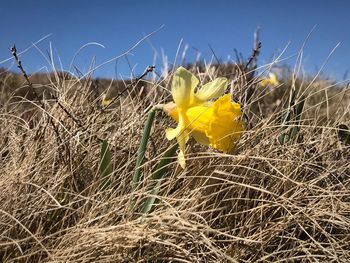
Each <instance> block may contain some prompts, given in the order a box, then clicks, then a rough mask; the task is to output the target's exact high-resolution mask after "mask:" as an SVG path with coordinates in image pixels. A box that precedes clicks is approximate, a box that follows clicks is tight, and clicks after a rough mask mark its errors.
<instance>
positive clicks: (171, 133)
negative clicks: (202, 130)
mask: <svg viewBox="0 0 350 263" xmlns="http://www.w3.org/2000/svg"><path fill="white" fill-rule="evenodd" d="M178 118H179V119H178V124H177V127H176V128H175V129H173V128H168V129H166V130H165V136H166V138H167V139H168V140H169V141H170V140H172V139H174V138H175V137H177V136H179V135H180V133H181V132H182V131H183V130H185V128H186V127H185V123H184V118H183V116H182V114H178Z"/></svg>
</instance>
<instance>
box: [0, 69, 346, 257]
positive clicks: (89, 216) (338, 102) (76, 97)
mask: <svg viewBox="0 0 350 263" xmlns="http://www.w3.org/2000/svg"><path fill="white" fill-rule="evenodd" d="M208 72H209V71H207V72H201V73H203V74H201V78H202V79H207V78H210V77H215V76H216V75H225V74H224V73H223V72H222V71H220V72H217V71H210V74H209V73H208ZM226 75H227V77H231V79H237V75H236V76H235V75H230V74H226ZM169 80H170V77H169V79H166V80H162V81H159V82H158V83H153V84H149V85H148V89H149V90H148V93H147V94H148V95H147V96H146V97H145V96H142V98H141V97H137V96H135V93H134V95H133V96H131V95H130V94H131V93H130V94H129V95H126V96H124V97H123V98H122V99H121V100H118V101H117V102H116V104H115V107H113V108H112V109H110V110H106V111H101V109H100V108H99V107H98V106H97V105H99V103H98V98H97V97H96V96H95V95H93V93H92V91H93V89H92V85H93V83H92V82H91V81H90V82H88V81H85V80H80V81H78V80H72V79H71V80H69V81H68V80H66V81H65V80H62V81H56V82H52V85H53V86H52V88H53V89H54V90H55V91H56V93H57V96H58V99H59V101H60V102H61V103H62V105H63V106H64V107H65V109H66V110H67V111H68V112H69V113H70V114H71V115H72V116H73V117H74V118H75V119H77V120H78V122H76V121H74V120H73V119H72V116H69V115H68V114H67V113H66V112H65V111H63V110H62V108H60V107H59V106H58V105H57V103H55V102H54V101H47V102H46V103H45V105H46V107H45V110H41V109H39V108H38V106H37V105H36V103H35V102H33V101H30V100H26V99H23V100H19V99H16V100H12V99H11V98H8V99H7V100H4V101H3V106H2V107H1V109H0V119H1V124H2V125H1V126H0V138H1V140H0V154H1V159H0V174H1V176H0V185H1V191H0V233H1V235H0V259H1V261H2V262H284V261H288V262H349V261H350V245H349V244H350V166H349V160H350V148H349V146H346V145H344V144H342V143H341V142H340V141H339V139H338V136H337V125H338V124H339V123H344V124H347V125H348V126H349V124H350V109H349V105H350V93H349V89H346V88H344V87H337V86H332V85H331V84H330V83H327V82H325V81H317V82H313V83H310V82H308V83H307V82H306V81H305V82H302V81H301V80H297V82H296V88H297V90H298V94H299V95H301V94H305V95H307V100H306V105H305V110H304V113H303V116H302V119H303V121H302V127H301V131H300V133H299V135H298V137H297V139H296V140H295V141H294V142H289V143H287V144H285V145H279V144H278V142H277V137H278V135H280V134H281V133H282V132H283V129H285V127H283V126H281V124H280V122H279V116H280V113H281V111H282V109H283V107H282V105H283V102H284V101H285V100H286V99H287V94H288V93H289V90H290V87H291V80H290V79H284V80H283V82H284V84H283V85H281V86H280V87H278V88H275V89H272V90H270V89H261V88H258V87H255V86H254V85H252V84H249V83H251V82H249V80H248V81H241V82H239V84H238V86H235V89H234V92H235V94H234V95H235V97H236V98H237V99H239V100H241V101H242V98H243V97H244V96H243V95H244V92H245V91H247V89H248V88H250V89H254V90H255V92H254V95H253V97H252V100H251V101H250V102H249V104H247V105H246V106H245V109H244V110H245V113H246V115H247V116H248V117H249V119H250V121H251V128H250V129H249V130H247V132H246V133H245V134H244V135H243V138H242V140H241V141H240V142H239V145H238V147H237V150H236V152H235V153H234V154H232V155H231V154H229V155H224V154H221V153H218V152H216V151H214V150H211V149H208V148H205V147H201V146H198V145H196V144H195V143H194V142H191V143H190V144H189V146H188V149H187V153H188V156H189V157H190V158H189V160H188V161H187V165H188V166H187V168H186V170H182V169H180V168H179V167H178V165H177V163H176V160H175V159H174V162H173V163H172V164H171V166H170V169H169V173H168V175H167V177H166V180H164V182H163V184H162V190H161V192H160V193H159V199H160V201H159V203H158V204H157V207H156V209H155V211H154V212H153V213H151V214H150V215H148V216H142V215H140V214H138V212H137V209H136V210H133V211H132V210H131V209H130V197H131V193H130V189H131V178H132V174H133V170H134V166H135V159H136V151H137V148H138V144H139V140H140V137H141V134H142V129H143V124H144V121H145V118H146V116H145V113H144V110H145V109H146V107H147V106H148V105H149V104H150V103H152V101H154V102H159V101H161V100H163V99H167V96H169V93H168V92H167V91H166V90H167V89H169V85H168V83H169ZM309 84H310V85H309ZM249 85H250V86H251V87H249ZM134 86H135V88H136V87H137V85H136V84H135V85H134ZM131 88H132V87H131ZM136 94H137V93H136ZM24 104H25V105H24ZM49 118H52V119H53V123H54V124H55V127H53V126H52V125H51V124H50V122H49ZM169 125H174V124H171V122H170V121H169V120H168V118H167V117H166V116H165V115H162V114H161V113H159V114H158V115H157V121H156V124H155V126H154V130H153V132H152V139H151V143H150V145H149V147H148V151H147V154H146V163H145V165H144V167H143V175H144V178H143V184H142V187H141V188H140V189H139V190H138V191H137V193H136V195H137V197H138V198H137V205H140V204H141V203H142V202H143V200H144V198H145V197H146V196H147V192H146V186H147V182H148V179H149V177H150V175H151V172H152V169H154V167H155V166H156V165H157V160H158V159H159V158H160V157H161V155H162V153H163V152H164V151H165V150H166V149H167V148H168V147H169V146H170V144H169V142H168V141H167V140H166V139H165V138H164V128H165V127H168V126H169ZM102 139H108V142H109V143H110V146H111V150H112V152H113V158H114V164H113V165H114V174H113V182H112V188H111V189H108V190H105V191H101V190H100V188H99V185H100V177H99V172H98V169H99V154H100V146H101V140H102ZM137 205H136V207H137Z"/></svg>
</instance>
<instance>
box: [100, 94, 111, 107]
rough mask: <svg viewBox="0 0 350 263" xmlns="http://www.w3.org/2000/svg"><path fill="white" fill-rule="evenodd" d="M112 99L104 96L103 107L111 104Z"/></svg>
mask: <svg viewBox="0 0 350 263" xmlns="http://www.w3.org/2000/svg"><path fill="white" fill-rule="evenodd" d="M111 102H112V99H107V96H106V94H103V96H102V99H101V105H102V106H103V107H107V106H108V105H109V104H111Z"/></svg>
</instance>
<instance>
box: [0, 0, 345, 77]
mask: <svg viewBox="0 0 350 263" xmlns="http://www.w3.org/2000/svg"><path fill="white" fill-rule="evenodd" d="M349 12H350V1H346V0H343V1H341V0H333V1H331V0H327V1H326V0H324V1H305V0H303V1H300V0H294V1H290V0H279V1H277V0H276V1H272V0H265V1H262V0H260V1H257V0H251V1H223V0H212V1H199V0H198V1H190V0H187V1H165V0H163V1H160V0H159V1H155V0H144V1H78V0H76V1H73V0H70V1H68V0H60V1H49V0H46V1H44V0H36V1H34V0H32V1H24V0H17V1H1V10H0V19H1V26H0V61H1V62H2V63H1V64H0V67H6V68H11V67H12V68H13V69H15V67H14V66H13V62H12V61H7V62H3V61H4V60H6V59H7V58H9V57H11V56H10V52H9V51H8V48H9V47H10V46H11V45H12V44H13V43H15V44H16V45H17V48H18V50H19V51H21V50H23V49H25V48H27V47H29V46H31V43H33V42H36V41H38V40H39V39H41V38H42V37H44V36H45V35H47V34H51V36H49V37H48V38H46V39H45V40H43V41H42V42H40V43H39V44H38V48H39V49H40V50H41V51H42V52H43V53H44V54H45V55H46V54H47V50H49V47H50V43H51V45H52V47H53V53H54V57H55V62H56V65H57V66H58V67H60V63H62V65H63V68H64V69H65V70H68V69H69V65H70V62H71V60H72V58H73V55H74V53H75V52H76V51H77V50H78V49H79V48H80V47H81V46H83V45H84V44H86V43H89V42H97V43H100V44H102V45H103V46H104V48H102V47H100V46H97V45H91V46H88V47H87V48H85V49H83V50H82V51H81V52H80V54H79V55H78V57H77V58H76V60H75V62H74V64H75V65H76V66H77V67H78V68H79V69H80V70H82V71H84V72H86V71H87V69H88V67H89V63H90V62H91V60H92V58H93V57H94V56H96V63H97V64H100V63H103V62H105V61H107V60H109V59H111V58H113V57H115V56H118V55H120V54H122V53H123V52H124V51H126V50H127V49H128V48H130V47H131V46H133V45H134V44H135V43H136V42H137V41H138V40H140V39H141V38H142V37H143V36H144V35H145V34H147V33H150V32H151V31H153V30H155V29H157V28H159V27H160V26H161V25H164V27H163V28H162V29H161V30H160V31H158V32H157V33H156V34H154V35H153V36H151V37H150V38H149V40H148V41H144V42H142V43H141V44H140V45H139V46H138V47H137V48H136V49H135V50H133V52H132V54H130V55H129V56H128V58H129V62H130V64H131V66H132V67H134V70H135V73H136V74H138V73H140V72H142V71H143V70H144V69H145V67H146V66H147V65H151V64H153V59H154V54H155V52H154V49H155V50H157V52H158V57H157V60H156V66H157V67H158V70H160V67H161V65H162V59H161V53H162V52H161V50H162V49H163V50H164V54H165V55H166V56H167V57H168V60H169V62H170V63H172V62H173V60H174V57H175V53H176V50H177V47H178V45H179V42H180V40H181V39H183V42H182V48H183V47H184V46H185V45H186V44H188V46H189V48H188V50H187V55H188V61H191V60H194V59H195V57H196V54H197V51H196V50H199V51H200V52H201V53H202V58H205V59H207V60H209V59H210V58H211V55H212V53H211V50H210V48H209V45H210V46H211V47H212V48H213V50H214V51H215V54H216V55H217V57H219V58H220V59H222V61H227V59H228V58H229V57H231V58H235V56H234V51H233V50H234V48H236V49H237V50H238V51H240V52H242V53H243V55H244V56H245V57H246V58H247V57H248V56H249V54H250V52H251V49H252V44H253V33H254V30H255V28H256V27H257V26H260V27H261V41H262V53H261V57H260V61H259V63H260V64H264V63H268V62H269V61H270V60H271V58H272V57H273V55H275V54H278V52H279V51H281V50H282V49H283V48H284V47H285V46H286V44H287V43H288V42H289V41H290V42H291V45H290V47H289V48H288V50H287V52H286V54H285V55H284V57H288V56H290V55H293V54H295V53H296V52H297V51H298V50H299V49H300V47H301V45H302V42H303V41H304V39H305V38H306V36H307V35H308V33H309V32H310V30H311V29H312V28H313V27H314V26H315V25H317V27H316V29H315V30H314V32H313V33H312V35H311V38H310V40H309V41H308V44H307V46H306V48H305V52H304V63H303V65H304V68H305V69H306V70H307V71H308V72H310V73H314V72H315V70H316V68H319V67H320V66H321V64H322V63H323V62H324V61H325V59H326V57H327V55H328V54H329V53H330V51H331V50H332V49H333V48H334V47H335V46H336V44H337V43H338V42H341V44H340V46H339V47H338V48H337V50H336V52H335V54H334V55H333V56H332V58H331V60H330V62H329V63H328V65H327V66H326V69H325V72H326V74H328V75H331V76H335V77H337V78H339V79H341V78H342V76H343V75H344V73H345V72H346V71H347V70H349V69H350V29H349V28H350V17H349ZM208 44H209V45H208ZM21 58H22V61H23V65H24V67H25V68H26V69H27V70H28V71H29V72H34V71H38V70H40V69H42V68H43V67H47V68H50V66H49V64H48V63H47V61H46V60H45V58H44V57H43V56H42V54H40V52H39V51H38V49H37V48H32V49H30V50H29V51H28V52H26V53H24V54H23V55H22V56H21ZM294 62H295V58H292V59H289V60H288V63H289V64H293V63H294ZM117 69H118V74H119V73H120V74H122V76H123V77H128V76H130V69H129V68H128V63H127V61H126V60H125V59H121V60H119V62H118V68H117ZM95 76H107V77H115V63H109V64H107V65H105V66H103V67H101V68H99V69H98V70H97V71H96V73H95Z"/></svg>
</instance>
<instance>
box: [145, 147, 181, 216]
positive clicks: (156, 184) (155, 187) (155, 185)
mask: <svg viewBox="0 0 350 263" xmlns="http://www.w3.org/2000/svg"><path fill="white" fill-rule="evenodd" d="M177 149H178V144H175V145H174V146H172V147H171V148H170V149H168V150H167V151H166V152H165V153H164V156H163V157H162V159H161V160H160V162H159V163H158V165H157V168H156V170H155V171H154V173H153V174H152V184H151V187H150V188H152V190H151V191H150V197H148V198H147V200H146V202H145V203H144V205H143V207H142V213H143V214H148V213H149V212H151V210H152V208H153V204H154V202H155V200H156V195H157V194H158V192H159V190H160V185H161V182H162V180H161V179H162V178H163V177H164V175H165V174H166V171H167V168H168V165H169V163H170V162H171V160H172V159H173V158H172V157H174V155H175V153H176V150H177Z"/></svg>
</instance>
